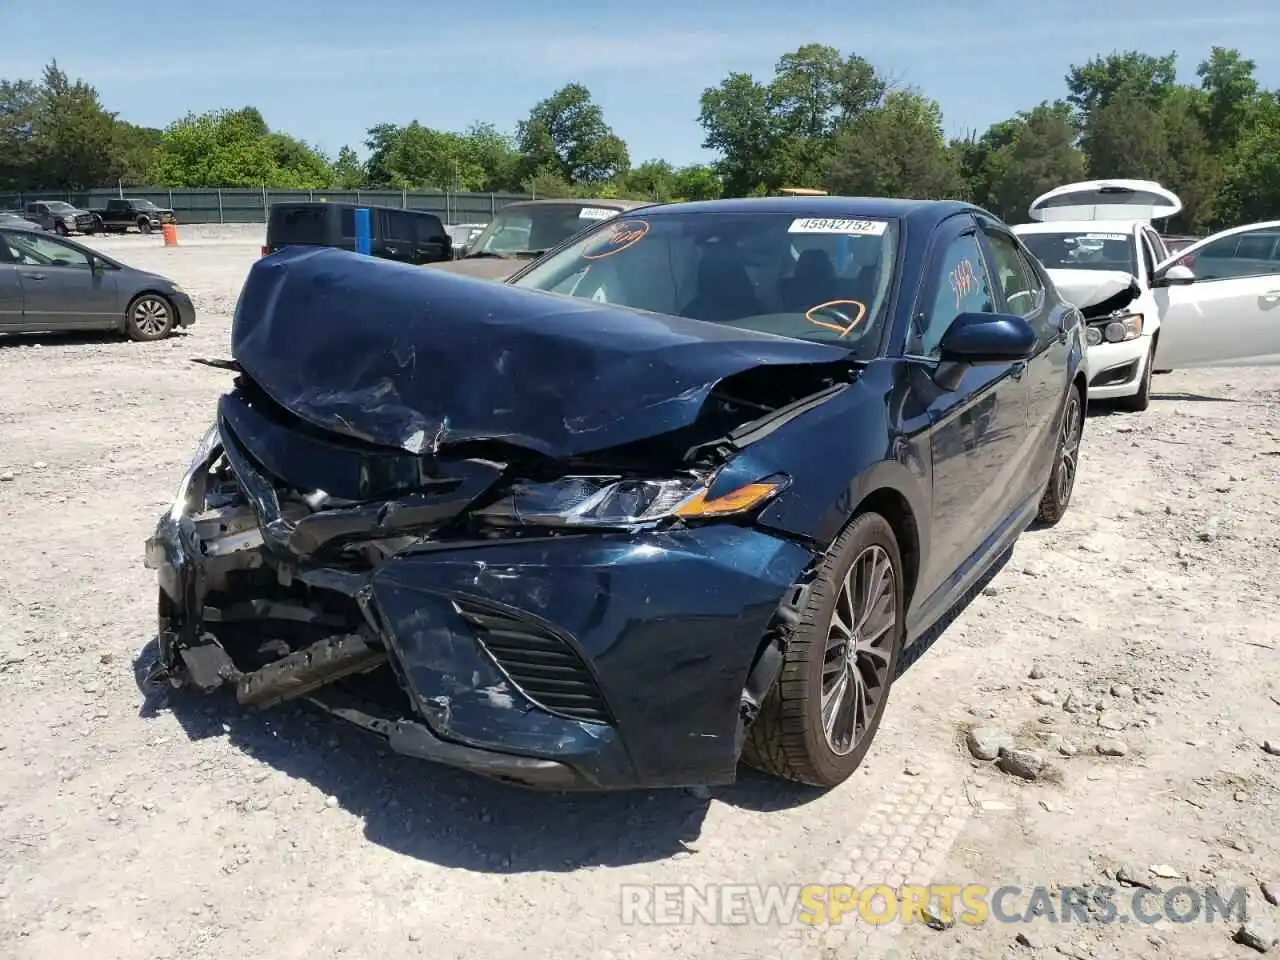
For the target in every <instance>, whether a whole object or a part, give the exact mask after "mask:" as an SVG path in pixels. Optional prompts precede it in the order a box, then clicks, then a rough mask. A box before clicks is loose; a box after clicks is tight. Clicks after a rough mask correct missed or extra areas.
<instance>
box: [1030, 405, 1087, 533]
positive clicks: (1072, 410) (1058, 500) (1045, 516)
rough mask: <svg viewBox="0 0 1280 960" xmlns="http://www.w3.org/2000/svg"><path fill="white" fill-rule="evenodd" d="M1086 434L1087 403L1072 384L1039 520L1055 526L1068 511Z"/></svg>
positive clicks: (1047, 525) (1042, 498)
mask: <svg viewBox="0 0 1280 960" xmlns="http://www.w3.org/2000/svg"><path fill="white" fill-rule="evenodd" d="M1083 436H1084V403H1083V402H1082V401H1081V399H1080V387H1079V386H1077V385H1075V384H1072V386H1071V392H1070V393H1068V394H1067V404H1066V407H1065V408H1064V409H1063V411H1062V425H1061V426H1060V427H1059V428H1058V444H1057V448H1056V449H1055V451H1054V456H1053V472H1052V473H1050V474H1049V484H1048V486H1046V487H1045V490H1044V496H1042V497H1041V498H1040V513H1039V515H1038V516H1037V518H1036V519H1037V520H1039V521H1040V523H1041V525H1043V526H1046V527H1051V526H1053V525H1054V524H1055V523H1057V522H1058V521H1059V520H1061V519H1062V515H1063V514H1065V513H1066V512H1067V507H1068V506H1069V505H1070V504H1071V493H1072V491H1073V490H1075V486H1076V469H1077V467H1078V466H1079V463H1080V439H1081V437H1083Z"/></svg>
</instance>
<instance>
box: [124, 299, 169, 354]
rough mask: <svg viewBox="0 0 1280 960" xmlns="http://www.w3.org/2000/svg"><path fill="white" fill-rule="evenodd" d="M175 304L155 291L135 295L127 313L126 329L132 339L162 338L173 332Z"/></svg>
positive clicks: (142, 340) (144, 340) (149, 339)
mask: <svg viewBox="0 0 1280 960" xmlns="http://www.w3.org/2000/svg"><path fill="white" fill-rule="evenodd" d="M173 323H174V317H173V305H172V304H170V303H169V301H168V300H166V299H165V298H164V297H162V296H160V295H159V294H155V293H144V294H142V296H140V297H135V298H134V301H133V302H132V303H131V304H129V311H128V313H126V314H125V323H124V329H125V333H127V334H128V335H129V339H130V340H137V341H141V342H147V341H151V340H162V339H164V338H165V337H167V336H168V335H169V334H170V333H172V332H173Z"/></svg>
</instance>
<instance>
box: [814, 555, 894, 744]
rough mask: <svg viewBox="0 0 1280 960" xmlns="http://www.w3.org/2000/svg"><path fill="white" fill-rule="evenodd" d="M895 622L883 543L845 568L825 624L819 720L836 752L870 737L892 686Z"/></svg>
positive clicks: (889, 568)
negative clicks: (886, 693)
mask: <svg viewBox="0 0 1280 960" xmlns="http://www.w3.org/2000/svg"><path fill="white" fill-rule="evenodd" d="M897 621H898V604H897V582H896V577H895V575H894V572H893V563H892V561H891V560H890V559H889V554H888V553H887V552H885V550H884V548H883V547H880V546H877V545H873V546H870V547H867V548H866V549H865V550H863V551H862V552H861V553H860V554H858V557H857V559H855V560H854V561H853V563H852V564H851V565H850V566H849V569H848V571H847V572H846V573H845V576H844V580H843V581H842V582H841V584H840V592H839V594H838V595H837V596H836V603H835V608H834V609H833V610H832V613H831V623H830V625H829V627H828V629H827V648H826V653H825V656H824V658H823V665H822V697H821V719H822V730H823V733H824V734H825V736H826V739H827V745H828V746H829V747H830V748H831V751H832V752H833V753H835V754H836V755H837V756H846V755H847V754H849V753H851V752H852V751H853V750H854V748H855V747H857V746H858V744H859V743H860V742H861V740H862V739H863V737H864V736H866V733H867V730H868V729H869V728H870V727H871V725H872V721H873V719H874V718H875V715H876V708H877V706H878V705H879V703H880V701H881V699H882V698H883V696H884V694H885V691H887V690H888V689H889V683H890V681H891V680H892V678H891V677H890V676H889V667H890V662H891V659H892V654H893V642H894V637H895V635H896V632H897V626H898V623H897Z"/></svg>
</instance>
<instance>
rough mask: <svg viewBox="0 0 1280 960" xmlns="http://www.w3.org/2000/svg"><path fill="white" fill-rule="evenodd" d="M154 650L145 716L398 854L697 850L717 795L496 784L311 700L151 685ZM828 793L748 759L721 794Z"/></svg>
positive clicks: (504, 856)
mask: <svg viewBox="0 0 1280 960" xmlns="http://www.w3.org/2000/svg"><path fill="white" fill-rule="evenodd" d="M155 654H156V645H155V641H154V640H153V641H152V642H151V643H148V644H147V646H146V647H144V648H143V650H142V651H141V652H140V653H139V655H138V656H137V658H136V659H135V660H134V663H133V669H134V677H135V679H136V681H137V683H138V687H139V689H140V690H142V692H143V703H142V707H141V710H140V715H141V716H142V717H144V718H152V717H156V716H158V715H159V714H161V713H163V712H166V711H169V712H172V714H173V716H174V718H175V719H176V720H177V721H178V723H179V724H180V725H181V726H182V729H183V731H184V732H185V733H186V734H187V736H188V737H190V738H191V740H193V741H196V740H205V739H209V738H216V737H226V738H227V739H228V740H229V741H230V742H231V744H232V745H233V746H235V747H236V748H237V749H240V750H242V751H244V752H245V753H247V754H249V755H250V756H252V757H254V758H255V759H257V760H260V761H261V762H262V763H265V764H268V765H269V766H271V767H274V768H275V769H277V770H279V771H281V772H283V773H286V774H288V775H289V776H291V777H294V778H296V779H300V780H305V781H306V782H308V783H310V784H311V785H313V786H314V787H315V788H316V789H318V790H320V791H322V792H323V793H324V795H325V796H326V797H330V798H335V799H336V803H337V805H338V806H339V807H341V808H343V809H345V810H347V811H349V812H350V813H353V814H355V815H356V816H358V817H360V818H361V819H363V820H364V833H365V837H366V838H367V839H368V840H369V841H370V842H372V843H376V844H378V845H380V846H383V847H386V848H387V849H389V850H392V851H394V852H396V853H400V854H404V855H405V856H410V857H414V858H416V859H419V860H424V861H429V862H432V863H436V864H439V865H441V866H447V867H460V868H463V869H467V870H476V871H482V872H490V873H500V874H501V873H523V872H527V871H535V870H538V871H569V870H577V869H581V868H583V867H591V866H622V865H627V864H635V863H645V862H651V861H655V860H662V859H666V858H669V857H671V856H673V855H676V854H679V853H681V852H682V851H686V850H696V849H697V846H698V843H697V841H698V836H699V834H700V833H701V832H702V822H703V819H704V817H705V816H706V812H707V808H708V806H709V801H708V800H704V799H698V798H697V797H695V796H693V795H692V794H690V793H689V792H687V791H685V790H657V791H626V792H618V793H598V794H592V793H545V792H538V791H531V790H526V789H523V788H521V787H516V786H510V785H506V784H502V783H497V782H491V781H489V780H486V779H484V778H483V777H478V776H474V775H470V774H466V773H462V772H460V771H455V770H451V769H450V768H448V767H444V766H439V765H435V764H430V763H426V762H424V761H420V760H415V759H412V758H409V757H402V756H399V755H398V754H394V753H392V752H391V751H390V750H388V749H387V748H386V747H385V746H384V745H383V744H382V741H381V740H380V739H379V738H377V737H375V736H373V735H372V734H365V733H364V732H363V731H361V730H358V729H356V728H354V727H349V726H347V725H346V724H344V723H342V721H340V720H337V719H335V718H332V717H329V716H328V715H326V714H323V713H321V712H319V711H317V710H313V709H311V708H309V707H308V706H307V705H306V704H290V705H283V706H279V707H275V708H273V709H271V710H269V711H263V712H257V711H250V710H246V709H244V708H242V707H240V705H239V704H237V703H236V701H235V697H234V695H233V694H232V692H231V690H230V689H229V688H226V689H224V690H223V691H220V692H218V693H216V694H212V695H210V696H203V695H201V694H200V693H199V692H198V691H192V690H169V689H167V688H160V689H152V690H147V689H145V677H146V672H147V669H148V667H149V666H150V664H151V662H152V660H153V658H154V657H155ZM823 793H824V791H822V790H818V789H815V788H809V787H804V786H801V785H798V784H790V783H786V782H784V781H780V780H777V779H775V778H772V777H768V776H765V775H764V774H761V773H758V772H756V771H754V770H750V769H748V768H746V767H741V768H740V769H739V779H738V782H737V783H735V784H732V785H730V786H726V787H716V788H713V790H712V794H713V795H714V797H715V798H716V799H718V800H720V801H721V802H723V803H726V804H729V805H731V806H737V807H742V808H744V809H749V810H753V811H759V812H772V811H781V810H786V809H790V808H794V807H796V806H800V805H803V804H805V803H808V802H811V801H812V800H816V799H818V798H819V797H821V796H822V795H823ZM330 802H333V801H332V800H331V801H330Z"/></svg>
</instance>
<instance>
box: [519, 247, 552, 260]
mask: <svg viewBox="0 0 1280 960" xmlns="http://www.w3.org/2000/svg"><path fill="white" fill-rule="evenodd" d="M548 249H549V248H548ZM546 252H547V251H546V250H521V251H520V253H519V254H517V256H519V257H520V259H521V260H534V259H536V258H538V257H540V256H542V255H543V254H544V253H546Z"/></svg>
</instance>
